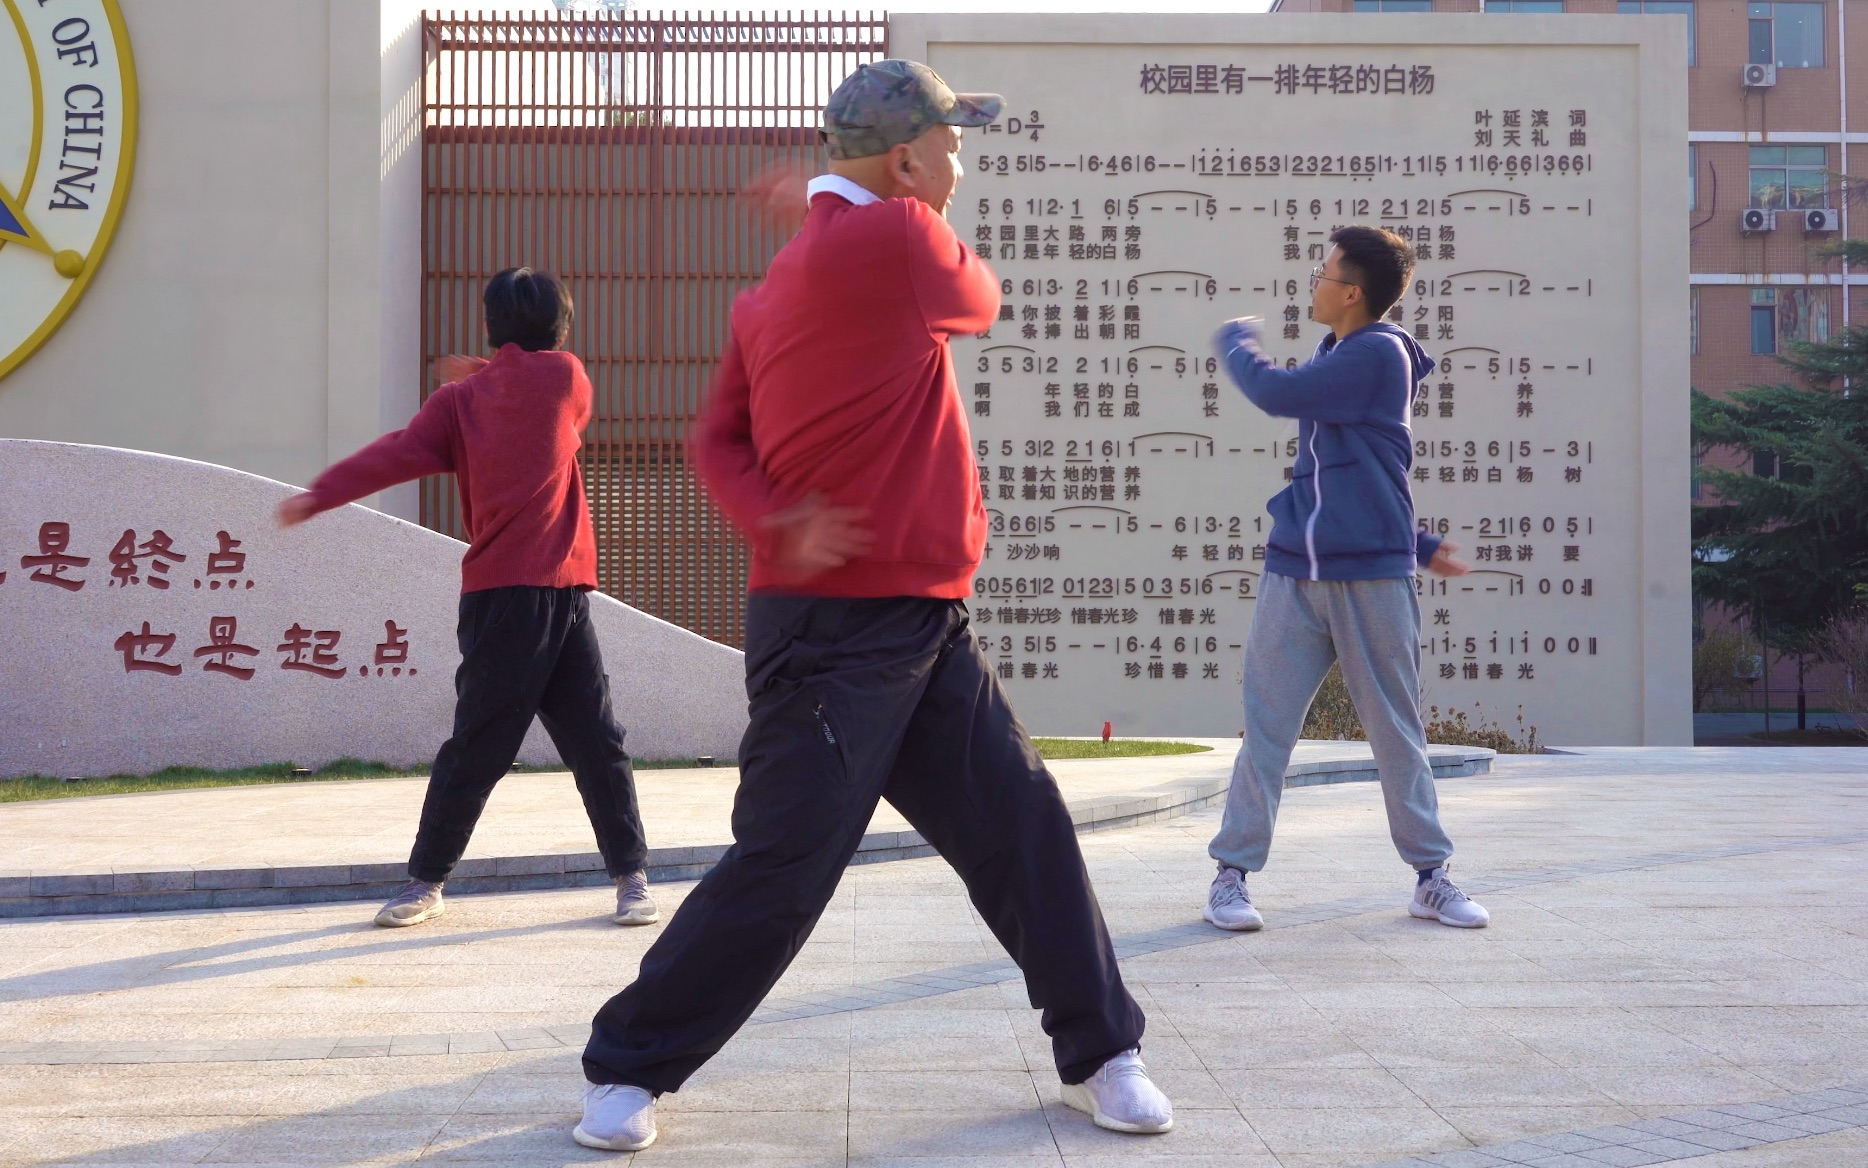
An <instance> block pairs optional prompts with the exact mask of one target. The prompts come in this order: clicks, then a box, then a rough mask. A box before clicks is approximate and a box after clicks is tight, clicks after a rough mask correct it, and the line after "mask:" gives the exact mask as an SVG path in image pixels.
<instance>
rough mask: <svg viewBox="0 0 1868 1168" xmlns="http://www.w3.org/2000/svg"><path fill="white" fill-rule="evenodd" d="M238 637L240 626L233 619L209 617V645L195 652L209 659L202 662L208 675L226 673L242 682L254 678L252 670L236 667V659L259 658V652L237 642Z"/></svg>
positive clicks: (228, 617) (198, 655)
mask: <svg viewBox="0 0 1868 1168" xmlns="http://www.w3.org/2000/svg"><path fill="white" fill-rule="evenodd" d="M238 635H239V624H238V622H237V621H236V620H235V619H234V618H233V617H230V616H216V617H209V618H208V643H207V644H205V645H203V646H201V647H200V648H199V649H196V650H195V656H197V657H207V658H209V660H207V661H204V662H202V664H201V668H202V669H203V670H204V671H206V672H208V673H224V674H226V675H227V676H229V677H233V678H238V679H239V680H241V681H245V680H247V679H248V678H250V677H252V676H253V670H252V668H251V667H249V666H245V665H236V664H235V663H234V658H235V657H257V656H259V650H258V649H255V648H254V647H253V646H251V645H242V644H239V643H238V642H236V641H235V640H234V638H235V637H236V636H238Z"/></svg>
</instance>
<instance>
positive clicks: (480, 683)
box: [409, 586, 648, 882]
mask: <svg viewBox="0 0 1868 1168" xmlns="http://www.w3.org/2000/svg"><path fill="white" fill-rule="evenodd" d="M460 612H461V616H460V633H459V635H460V646H461V667H460V669H459V671H458V672H456V673H455V674H454V692H455V694H456V700H455V703H454V736H453V737H451V738H449V739H448V740H447V742H446V743H444V744H443V745H442V747H441V752H440V753H439V754H437V755H436V756H435V767H434V773H433V775H432V776H431V777H430V778H429V780H428V797H427V799H426V800H424V801H423V803H422V823H421V827H420V828H419V829H417V831H416V833H415V848H414V850H413V851H411V852H410V853H409V875H410V876H412V877H414V878H415V879H417V880H427V881H430V882H433V881H437V880H445V879H447V876H448V873H450V872H452V871H453V870H454V865H456V864H458V863H460V858H461V854H462V853H463V852H465V851H466V850H467V840H468V838H469V837H471V836H472V835H473V829H474V824H476V823H478V822H479V821H480V813H481V812H482V811H484V810H486V801H487V797H488V796H489V795H491V794H492V793H493V785H494V784H495V783H498V782H499V781H500V779H501V778H503V777H504V776H505V774H506V772H507V770H508V769H510V768H511V766H512V763H513V760H514V759H516V758H518V757H519V748H520V746H522V745H523V744H524V742H525V734H526V731H527V730H530V729H531V728H532V719H533V717H534V716H536V717H537V718H538V720H539V721H541V722H543V723H544V724H545V731H546V733H548V734H550V735H551V741H552V742H553V743H554V744H555V745H556V746H557V748H558V754H559V756H560V757H561V758H563V759H564V762H565V765H567V766H569V767H570V768H571V773H572V774H573V775H574V776H576V778H577V793H578V794H580V795H582V796H583V797H584V810H585V812H586V813H587V814H589V816H590V826H591V827H593V828H595V829H596V832H597V848H598V850H599V851H601V852H602V853H603V865H604V867H605V868H607V869H609V873H610V875H611V876H623V875H627V874H628V873H630V872H634V871H636V870H638V869H640V868H641V867H642V864H643V861H644V860H645V859H646V858H647V856H648V844H647V842H646V841H645V840H644V839H643V836H642V815H641V813H640V812H639V811H638V810H637V809H636V777H635V773H634V771H632V770H631V769H630V766H629V755H628V754H627V753H626V752H625V751H624V750H623V728H622V727H621V726H618V725H617V724H616V716H615V715H614V714H613V713H611V712H610V679H609V678H608V677H607V676H606V675H605V674H604V672H603V652H602V650H601V649H599V648H598V646H597V632H596V630H595V629H594V628H592V627H591V624H590V598H589V597H588V596H587V595H585V593H584V592H583V591H582V590H581V589H577V588H533V587H523V586H521V587H512V588H488V589H485V590H483V591H480V592H469V593H467V594H466V595H464V596H462V597H461V609H460Z"/></svg>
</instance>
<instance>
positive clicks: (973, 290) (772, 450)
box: [692, 193, 999, 599]
mask: <svg viewBox="0 0 1868 1168" xmlns="http://www.w3.org/2000/svg"><path fill="white" fill-rule="evenodd" d="M998 311H999V282H998V280H997V278H996V277H994V276H993V274H992V272H991V271H990V270H989V269H988V268H987V267H986V265H985V264H984V263H982V262H980V261H979V260H978V259H976V258H975V257H974V255H973V253H972V251H971V249H969V248H968V247H967V246H966V245H965V244H963V243H961V242H960V240H959V238H958V237H957V236H955V235H954V232H953V228H951V227H950V226H948V224H947V221H946V220H945V219H943V218H942V217H941V216H940V214H939V213H938V212H936V211H934V210H933V209H932V208H930V207H929V206H927V205H926V204H925V203H922V202H920V201H918V200H915V199H888V200H885V201H882V202H877V203H871V204H868V205H866V206H860V207H858V206H853V205H851V203H850V202H849V201H848V200H847V199H844V198H842V197H841V196H839V195H836V194H833V193H820V194H818V195H817V196H816V197H815V198H813V199H812V200H811V208H810V213H809V214H808V215H806V217H805V220H804V226H803V227H802V229H800V231H799V232H798V235H797V236H796V237H795V238H794V239H792V241H791V242H790V243H788V244H786V245H785V247H784V249H783V250H781V251H780V252H779V253H778V255H777V256H776V257H775V258H774V259H773V260H772V266H771V268H770V269H769V270H768V271H767V272H766V277H765V280H764V282H763V283H761V284H760V285H758V286H757V287H755V288H753V289H751V290H749V291H747V292H744V293H742V294H741V295H740V297H739V299H738V300H737V301H736V302H735V303H734V305H733V329H732V336H731V339H730V340H729V341H728V343H727V349H726V353H725V355H724V356H723V357H722V359H721V362H720V369H719V372H718V373H717V374H716V376H715V379H714V383H713V388H712V390H711V392H710V396H709V400H708V402H707V406H706V409H705V411H704V413H703V414H702V416H701V418H700V421H699V424H698V425H697V426H696V428H695V432H694V437H693V440H692V448H693V457H694V461H695V463H696V465H697V467H698V468H699V470H700V473H701V476H702V478H703V479H704V480H705V481H706V483H707V487H708V489H709V490H710V491H711V492H712V494H713V498H714V501H715V502H717V503H718V504H719V506H720V508H721V510H723V511H725V512H726V514H727V516H728V518H730V519H731V520H732V521H733V522H734V523H735V524H736V525H737V526H738V527H739V528H740V529H741V530H742V531H744V532H745V533H746V535H747V536H748V538H749V539H751V541H752V547H753V561H752V578H751V581H750V587H751V588H752V590H753V591H755V592H758V591H791V592H799V593H804V594H808V595H812V596H930V597H939V598H943V599H957V598H960V597H964V596H967V595H969V594H970V593H971V592H972V576H973V571H974V569H975V568H977V567H978V566H979V560H980V554H981V552H982V550H983V549H984V547H985V542H986V510H985V505H984V503H983V502H982V501H981V499H980V492H979V477H978V475H979V472H978V471H977V470H976V469H975V468H974V462H973V452H972V450H971V438H970V434H969V430H968V427H967V420H966V407H965V404H964V402H963V401H962V400H961V398H960V392H959V387H958V386H957V385H955V383H954V371H953V355H952V353H951V352H950V351H949V350H948V345H947V341H948V338H949V337H950V336H953V335H954V334H957V333H977V332H981V331H983V330H985V329H986V328H988V327H990V325H991V324H992V321H993V319H994V317H996V316H997V315H998ZM812 493H816V494H820V495H822V496H823V497H824V498H825V499H826V500H827V501H828V502H829V503H831V504H833V505H840V506H851V507H863V508H867V509H868V512H869V515H868V518H867V519H866V520H865V521H864V526H866V527H868V528H869V529H870V530H871V531H872V532H873V533H874V535H875V537H876V538H875V543H874V546H873V547H872V548H871V550H870V552H869V554H868V555H866V556H864V557H863V558H861V559H859V560H853V561H851V562H850V563H848V564H846V565H844V566H843V567H841V568H835V569H832V570H830V571H828V572H824V573H822V574H820V575H817V576H814V577H812V578H810V579H808V580H795V579H789V578H787V577H785V576H784V575H783V574H782V573H781V572H779V571H778V570H777V569H776V568H775V566H774V565H773V564H772V562H771V558H770V557H771V555H772V550H773V549H772V541H771V537H770V535H769V534H768V533H767V532H766V531H765V530H764V529H762V528H761V527H760V525H759V521H760V520H761V519H762V518H764V517H765V516H767V515H769V514H771V513H772V512H773V511H776V510H779V509H781V508H783V507H786V506H789V505H790V504H792V503H795V502H797V501H798V500H799V499H802V498H803V497H805V496H806V495H809V494H812Z"/></svg>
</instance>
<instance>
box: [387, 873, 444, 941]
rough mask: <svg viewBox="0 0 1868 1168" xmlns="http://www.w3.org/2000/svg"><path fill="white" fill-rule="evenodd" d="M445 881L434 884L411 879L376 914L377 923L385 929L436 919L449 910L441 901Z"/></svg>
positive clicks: (399, 927) (404, 926)
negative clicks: (442, 886)
mask: <svg viewBox="0 0 1868 1168" xmlns="http://www.w3.org/2000/svg"><path fill="white" fill-rule="evenodd" d="M444 883H446V881H440V882H437V883H434V884H430V883H428V882H427V881H426V880H411V881H409V882H408V883H407V884H405V885H403V887H402V891H401V892H398V893H396V894H395V895H394V896H392V897H390V898H389V903H388V904H386V905H384V906H383V910H382V911H381V912H379V913H377V914H376V923H377V924H379V925H381V926H383V928H385V929H401V928H406V927H407V926H409V925H419V924H421V923H422V922H423V921H432V920H434V919H435V918H436V917H438V916H440V915H441V914H442V913H443V912H445V911H447V906H446V905H444V904H442V903H441V885H442V884H444Z"/></svg>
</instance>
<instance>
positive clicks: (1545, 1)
mask: <svg viewBox="0 0 1868 1168" xmlns="http://www.w3.org/2000/svg"><path fill="white" fill-rule="evenodd" d="M1485 10H1486V11H1487V12H1562V11H1563V0H1485Z"/></svg>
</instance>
